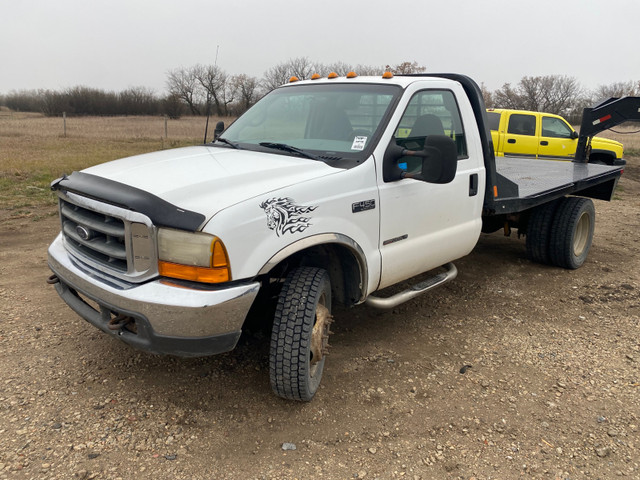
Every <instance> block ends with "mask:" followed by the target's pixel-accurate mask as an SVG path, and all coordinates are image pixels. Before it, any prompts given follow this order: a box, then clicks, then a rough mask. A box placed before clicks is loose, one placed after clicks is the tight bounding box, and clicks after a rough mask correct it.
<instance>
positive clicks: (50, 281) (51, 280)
mask: <svg viewBox="0 0 640 480" xmlns="http://www.w3.org/2000/svg"><path fill="white" fill-rule="evenodd" d="M47 283H48V284H49V285H55V284H56V283H60V279H59V278H58V276H57V275H56V274H55V273H54V274H53V275H51V276H49V278H47Z"/></svg>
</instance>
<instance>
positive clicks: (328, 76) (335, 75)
mask: <svg viewBox="0 0 640 480" xmlns="http://www.w3.org/2000/svg"><path fill="white" fill-rule="evenodd" d="M327 78H338V74H337V73H336V72H331V73H330V74H329V75H327Z"/></svg>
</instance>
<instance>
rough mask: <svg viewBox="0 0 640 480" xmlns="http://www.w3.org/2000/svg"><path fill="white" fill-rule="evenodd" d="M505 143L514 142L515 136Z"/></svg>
mask: <svg viewBox="0 0 640 480" xmlns="http://www.w3.org/2000/svg"><path fill="white" fill-rule="evenodd" d="M507 143H516V139H515V138H510V139H508V140H507Z"/></svg>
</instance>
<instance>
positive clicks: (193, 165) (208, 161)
mask: <svg viewBox="0 0 640 480" xmlns="http://www.w3.org/2000/svg"><path fill="white" fill-rule="evenodd" d="M339 171H340V170H339V169H336V168H333V167H329V166H328V165H326V164H325V163H323V162H319V161H314V160H309V159H306V158H298V157H290V156H286V155H278V154H270V153H264V152H252V151H248V150H234V149H227V148H220V147H208V146H198V147H185V148H178V149H174V150H165V151H160V152H153V153H147V154H143V155H136V156H133V157H128V158H123V159H120V160H115V161H112V162H108V163H104V164H101V165H97V166H95V167H90V168H88V169H86V170H83V172H85V173H90V174H92V175H97V176H100V177H103V178H107V179H110V180H113V181H116V182H120V183H124V184H126V185H130V186H132V187H135V188H139V189H141V190H144V191H146V192H149V193H152V194H154V195H156V196H157V197H160V198H162V199H163V200H166V201H167V202H170V203H172V204H174V205H176V206H178V207H180V208H184V209H186V210H191V211H194V212H198V213H202V214H203V215H204V216H205V217H206V218H207V220H209V219H210V218H211V217H212V216H213V215H215V214H216V213H217V212H219V211H220V210H223V209H225V208H227V207H230V206H231V205H235V204H236V203H240V202H242V201H244V200H248V199H250V198H254V197H257V196H260V195H265V194H267V193H269V192H271V191H274V190H278V189H280V188H283V187H286V186H288V185H292V184H297V183H300V182H304V181H307V180H311V179H313V178H317V177H321V176H324V175H329V174H332V173H336V172H339Z"/></svg>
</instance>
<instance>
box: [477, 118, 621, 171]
mask: <svg viewBox="0 0 640 480" xmlns="http://www.w3.org/2000/svg"><path fill="white" fill-rule="evenodd" d="M487 120H488V122H489V129H490V130H491V138H492V140H493V148H494V149H495V154H496V156H504V155H509V156H519V157H530V158H541V159H546V160H573V158H574V157H575V154H576V147H577V145H578V137H579V136H580V135H579V134H578V132H576V131H575V130H574V129H573V127H572V126H571V125H569V122H567V121H566V120H565V119H564V118H562V117H561V116H559V115H553V114H551V113H541V112H529V111H525V110H506V109H501V108H490V109H488V110H487ZM622 156H623V146H622V144H621V143H620V142H616V141H615V140H609V139H607V138H601V137H593V139H592V140H591V151H590V154H589V162H590V163H601V164H606V165H625V163H626V162H625V161H624V159H623V158H622Z"/></svg>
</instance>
